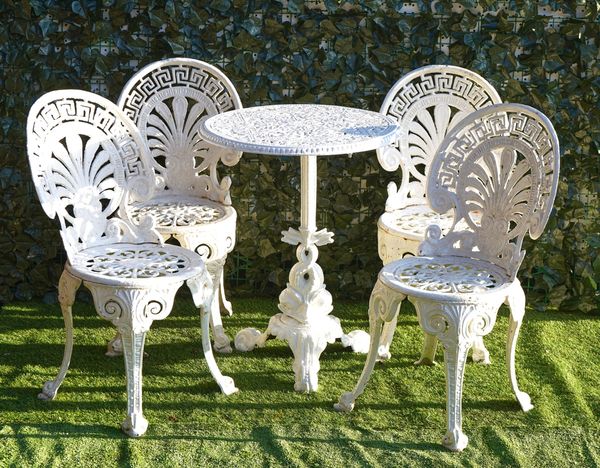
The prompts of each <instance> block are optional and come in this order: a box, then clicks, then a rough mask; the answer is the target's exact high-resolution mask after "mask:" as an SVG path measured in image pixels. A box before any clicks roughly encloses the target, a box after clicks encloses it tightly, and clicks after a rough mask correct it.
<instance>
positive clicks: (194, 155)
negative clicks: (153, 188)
mask: <svg viewBox="0 0 600 468" xmlns="http://www.w3.org/2000/svg"><path fill="white" fill-rule="evenodd" d="M119 107H120V108H121V109H123V111H124V112H125V113H126V114H127V116H128V117H130V118H131V119H132V120H133V122H134V123H135V124H136V125H137V127H138V128H139V130H140V132H141V134H142V137H143V139H144V140H145V143H146V145H147V148H148V150H149V153H150V154H151V156H152V159H153V164H154V170H155V171H156V174H157V175H158V176H159V186H161V187H162V188H163V189H164V190H168V191H169V192H170V193H172V194H174V195H194V196H200V197H202V198H206V199H209V200H212V201H216V202H220V203H223V204H225V205H231V198H230V194H229V188H230V186H231V179H230V178H229V177H223V178H222V179H220V178H219V175H218V171H217V163H218V162H219V161H222V162H223V163H224V164H225V165H228V166H232V165H234V164H236V163H237V162H238V161H239V158H240V156H241V153H240V152H237V151H231V150H227V149H223V148H220V147H217V146H215V145H212V144H210V143H207V142H206V141H204V140H203V139H202V137H201V136H200V134H199V133H198V130H199V128H200V123H201V121H202V120H203V119H205V118H208V117H210V116H213V115H215V114H218V113H221V112H225V111H228V110H232V109H238V108H241V107H242V104H241V101H240V98H239V96H238V93H237V91H236V90H235V87H234V86H233V84H232V83H231V81H230V80H229V79H228V78H227V77H226V76H225V75H224V74H223V72H221V71H220V70H219V69H218V68H216V67H214V66H212V65H209V64H207V63H204V62H201V61H199V60H194V59H188V58H173V59H166V60H161V61H158V62H154V63H151V64H150V65H148V66H146V67H144V68H142V69H141V70H140V71H139V72H137V73H136V74H135V75H134V76H133V77H132V78H131V79H130V80H129V82H128V83H127V84H126V85H125V88H124V89H123V91H122V93H121V96H120V98H119Z"/></svg>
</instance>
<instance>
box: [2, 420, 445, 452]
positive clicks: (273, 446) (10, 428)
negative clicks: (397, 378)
mask: <svg viewBox="0 0 600 468" xmlns="http://www.w3.org/2000/svg"><path fill="white" fill-rule="evenodd" d="M30 432H33V433H30ZM78 438H81V439H85V438H93V439H96V440H98V439H100V440H101V439H105V440H115V439H116V440H123V441H124V442H127V443H130V442H131V443H135V442H136V441H135V439H131V438H129V437H127V436H126V435H125V434H123V432H121V431H120V429H118V428H116V427H113V426H110V425H104V424H90V425H80V424H69V423H45V424H10V425H6V426H0V443H2V441H4V443H6V442H7V441H9V440H16V441H17V443H18V444H19V446H20V447H21V448H22V451H23V453H26V452H27V451H28V450H29V445H28V444H27V443H26V440H28V439H29V440H31V439H33V440H35V439H37V440H43V439H49V440H53V441H58V440H61V439H65V440H73V439H78ZM163 440H169V441H176V440H180V441H205V442H225V443H235V444H240V443H250V442H256V443H257V444H258V445H259V446H260V447H261V448H262V450H264V452H265V453H267V454H269V455H271V456H272V457H273V458H274V459H275V460H279V461H283V460H286V459H288V458H289V454H288V453H286V452H285V450H283V448H282V445H281V444H282V443H298V444H302V445H306V444H332V445H335V446H338V447H339V446H346V447H348V448H351V447H352V446H356V445H359V446H361V447H363V448H373V449H378V450H384V451H388V452H401V451H403V450H407V449H412V450H425V451H428V452H446V449H444V448H443V447H441V446H440V445H439V444H436V443H427V442H424V443H413V442H393V443H392V442H387V441H382V440H375V439H369V438H367V439H363V438H361V439H356V438H350V437H342V436H340V435H338V434H336V435H334V436H332V437H329V438H326V437H311V436H310V435H302V437H294V436H282V435H278V434H276V433H275V432H274V431H273V430H272V429H271V428H270V427H268V426H257V427H255V428H253V429H252V430H251V432H250V435H249V436H247V437H244V436H215V435H212V434H206V433H203V434H201V435H194V434H181V431H177V433H169V434H167V435H158V434H155V433H153V431H152V430H150V431H149V432H148V433H146V434H145V435H144V437H143V438H142V439H140V441H148V442H152V441H163ZM123 450H124V451H125V452H126V453H124V454H123V455H126V456H125V457H122V458H124V459H125V460H127V459H128V450H127V445H125V446H124V447H123Z"/></svg>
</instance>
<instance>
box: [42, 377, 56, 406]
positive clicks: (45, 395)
mask: <svg viewBox="0 0 600 468" xmlns="http://www.w3.org/2000/svg"><path fill="white" fill-rule="evenodd" d="M57 392H58V386H57V385H56V382H55V381H54V380H49V381H48V382H46V383H45V384H44V386H43V388H42V391H41V392H40V393H38V398H39V399H40V400H46V401H50V400H54V398H56V393H57Z"/></svg>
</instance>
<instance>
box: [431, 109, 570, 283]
mask: <svg viewBox="0 0 600 468" xmlns="http://www.w3.org/2000/svg"><path fill="white" fill-rule="evenodd" d="M446 143H447V145H445V147H444V148H442V149H441V151H440V152H439V155H438V156H437V157H436V159H435V161H434V162H433V164H432V167H431V172H430V177H429V180H428V185H427V187H428V189H427V195H428V199H429V203H430V205H431V207H432V209H433V210H435V211H436V212H438V213H440V214H443V213H447V212H451V213H452V214H453V224H452V227H451V228H450V230H449V232H448V233H446V234H445V235H442V232H441V229H440V228H439V226H436V225H432V226H430V227H429V228H428V230H427V234H426V239H425V241H424V242H423V243H422V244H421V247H420V253H421V254H422V255H428V256H459V257H469V258H476V259H480V260H485V261H487V262H490V263H493V264H495V265H498V266H499V267H501V268H503V269H504V270H505V271H506V273H507V274H508V275H509V276H510V277H511V278H512V279H515V277H516V274H517V270H518V269H519V266H520V265H521V262H522V260H523V258H524V256H525V251H524V250H522V244H523V238H524V237H525V235H526V234H529V236H530V237H531V238H532V239H537V238H538V237H539V236H540V235H541V234H542V231H543V230H544V227H545V225H546V222H547V221H548V217H549V216H550V212H551V210H552V205H553V203H554V198H555V195H556V188H557V186H558V174H559V165H560V158H559V143H558V138H557V136H556V133H555V131H554V129H553V127H552V124H551V123H550V121H549V120H548V118H547V117H546V116H545V115H544V114H542V113H541V112H539V111H537V110H536V109H533V108H531V107H528V106H524V105H520V104H502V105H496V106H494V107H493V108H488V109H485V110H483V111H479V112H476V113H474V114H472V115H471V116H469V118H468V119H467V120H466V121H465V122H463V123H462V124H461V125H460V128H458V129H457V131H456V132H452V134H451V135H449V136H448V139H447V140H446Z"/></svg>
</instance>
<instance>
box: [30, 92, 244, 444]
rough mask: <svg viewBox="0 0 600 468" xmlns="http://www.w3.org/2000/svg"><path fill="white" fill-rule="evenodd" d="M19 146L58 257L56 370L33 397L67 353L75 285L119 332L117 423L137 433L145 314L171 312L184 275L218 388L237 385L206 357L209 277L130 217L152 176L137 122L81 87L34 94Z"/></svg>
mask: <svg viewBox="0 0 600 468" xmlns="http://www.w3.org/2000/svg"><path fill="white" fill-rule="evenodd" d="M27 151H28V154H29V162H30V165H31V171H32V175H33V180H34V184H35V187H36V190H37V193H38V196H39V199H40V202H41V204H42V207H43V209H44V211H45V212H46V214H47V215H48V216H49V217H50V218H54V217H58V219H59V221H60V231H61V236H62V240H63V243H64V246H65V250H66V252H67V257H68V260H67V262H66V264H65V268H64V271H63V273H62V276H61V278H60V282H59V302H60V306H61V309H62V313H63V318H64V322H65V328H66V344H65V351H64V357H63V361H62V365H61V367H60V370H59V372H58V376H57V377H56V378H55V379H54V380H52V381H49V382H46V384H45V385H44V388H43V390H42V392H41V393H40V395H39V397H40V398H41V399H53V398H54V397H55V396H56V392H57V391H58V388H59V387H60V385H61V383H62V381H63V379H64V378H65V375H66V373H67V370H68V368H69V362H70V359H71V352H72V348H73V319H72V313H71V308H72V305H73V303H74V301H75V293H76V292H77V289H78V288H79V286H80V285H81V283H82V282H83V284H84V285H85V286H86V287H87V288H88V289H89V290H90V291H91V293H92V296H93V298H94V304H95V306H96V311H97V312H98V314H99V315H100V316H101V317H103V318H104V319H106V320H109V321H111V322H112V323H113V324H114V325H115V326H116V328H117V330H118V331H119V333H120V334H121V336H122V342H123V351H124V356H125V369H126V375H127V417H126V418H125V421H124V422H123V426H122V427H123V430H124V431H125V432H126V433H127V434H129V435H131V436H140V435H142V434H144V432H145V431H146V428H147V427H148V421H147V420H146V419H145V418H144V416H143V414H142V359H143V355H144V349H143V348H144V340H145V337H146V333H147V332H148V330H149V329H150V325H151V324H152V322H153V321H154V320H162V319H164V318H165V317H167V316H168V315H169V313H170V311H171V308H172V304H173V298H174V296H175V293H176V292H177V290H178V289H179V287H180V286H181V285H182V284H183V283H184V282H185V283H187V285H188V286H189V288H190V290H191V291H192V296H193V300H194V303H195V304H196V306H197V307H199V308H200V310H201V315H202V342H203V348H204V355H205V357H206V361H207V363H208V367H209V369H210V372H211V373H212V375H213V377H214V378H215V380H216V381H217V383H218V384H219V386H220V387H221V390H222V391H223V393H225V394H229V393H232V392H235V391H236V390H237V389H236V388H235V385H234V383H233V380H232V379H231V378H230V377H226V376H223V375H222V374H221V373H220V371H219V369H218V367H217V365H216V362H215V359H214V357H213V355H212V351H211V345H210V337H209V307H210V302H211V300H212V289H213V287H212V283H211V278H210V275H209V274H208V273H207V271H206V268H205V265H204V262H203V261H202V259H201V258H200V257H199V256H198V255H197V254H195V253H193V252H191V251H189V250H187V249H184V248H181V247H178V246H173V245H163V244H162V241H161V237H160V235H159V234H158V233H157V232H156V230H155V229H154V226H153V220H152V219H151V218H150V217H147V216H146V217H143V216H139V218H138V219H137V221H136V222H132V220H131V219H129V217H128V214H127V213H128V212H127V210H126V209H125V208H126V205H127V204H128V203H132V202H138V203H139V202H142V200H144V199H145V198H147V197H149V196H150V195H151V194H152V190H153V183H154V176H153V173H152V168H151V164H150V159H149V157H148V155H146V154H145V153H144V146H143V143H142V140H141V137H140V135H139V132H138V130H137V128H136V127H135V126H134V124H133V123H132V122H131V121H130V120H129V119H128V118H127V117H126V116H125V115H124V114H123V113H122V112H121V111H120V110H119V108H118V107H117V106H115V105H114V104H112V103H111V102H109V101H107V100H106V99H104V98H101V97H99V96H96V95H95V94H92V93H88V92H85V91H77V90H63V91H53V92H50V93H47V94H45V95H44V96H42V97H41V98H39V99H38V100H37V101H36V103H35V104H34V105H33V107H32V108H31V111H30V113H29V117H28V120H27Z"/></svg>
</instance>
